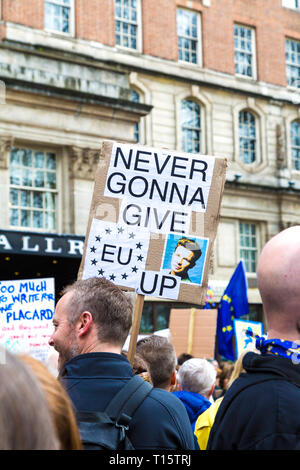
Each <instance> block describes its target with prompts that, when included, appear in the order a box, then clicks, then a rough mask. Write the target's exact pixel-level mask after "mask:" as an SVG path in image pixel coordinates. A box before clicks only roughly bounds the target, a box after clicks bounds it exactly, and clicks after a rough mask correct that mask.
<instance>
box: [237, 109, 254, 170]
mask: <svg viewBox="0 0 300 470" xmlns="http://www.w3.org/2000/svg"><path fill="white" fill-rule="evenodd" d="M242 113H243V114H244V113H248V114H250V115H251V116H253V118H254V128H255V160H253V161H250V162H246V161H245V159H244V158H243V159H242V158H241V150H242V148H241V139H246V138H247V137H245V136H241V135H240V115H241V114H242ZM257 119H258V118H257V116H256V114H255V113H254V112H253V111H251V110H249V109H247V108H246V109H241V110H240V111H239V113H238V140H239V145H238V149H239V159H240V161H241V163H242V164H243V165H245V166H247V167H248V166H249V165H257V163H258V158H259V148H258V147H259V142H258V138H257V135H258V134H259V127H258V124H257ZM250 140H251V138H250V137H248V138H247V141H248V142H249V141H250ZM252 140H254V139H252Z"/></svg>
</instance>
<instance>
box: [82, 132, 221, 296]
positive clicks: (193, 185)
mask: <svg viewBox="0 0 300 470" xmlns="http://www.w3.org/2000/svg"><path fill="white" fill-rule="evenodd" d="M226 166H227V163H226V159H224V158H217V157H213V156H209V155H195V154H188V153H183V152H178V151H173V150H166V149H156V148H151V147H146V146H141V145H134V144H121V143H116V142H109V141H105V142H103V144H102V148H101V152H100V159H99V164H98V168H97V172H96V175H95V185H94V192H93V198H92V203H91V207H90V214H89V221H88V226H87V231H86V238H85V247H84V252H83V256H82V261H81V265H80V268H79V272H78V278H79V279H81V278H83V279H85V278H88V277H92V276H104V277H106V278H107V279H110V280H111V281H112V282H114V283H115V284H117V285H119V286H120V287H122V288H124V290H133V291H135V292H137V293H138V294H140V295H153V296H155V297H162V298H166V299H172V300H175V301H181V302H189V303H194V304H198V305H202V304H203V303H204V301H205V296H206V291H207V280H208V271H209V263H210V258H211V253H212V248H213V242H214V239H215V235H216V231H217V225H218V219H219V211H220V204H221V197H222V194H223V189H224V183H225V172H226Z"/></svg>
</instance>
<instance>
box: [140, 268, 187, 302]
mask: <svg viewBox="0 0 300 470" xmlns="http://www.w3.org/2000/svg"><path fill="white" fill-rule="evenodd" d="M179 289H180V277H178V276H172V275H171V274H163V273H161V272H160V271H144V272H143V273H142V275H141V278H140V280H139V283H138V284H137V286H136V289H135V290H136V292H137V293H138V294H142V295H151V296H154V297H161V298H164V299H173V300H176V299H178V296H179Z"/></svg>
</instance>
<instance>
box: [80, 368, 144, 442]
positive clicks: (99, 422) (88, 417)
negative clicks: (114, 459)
mask: <svg viewBox="0 0 300 470" xmlns="http://www.w3.org/2000/svg"><path fill="white" fill-rule="evenodd" d="M152 388H153V387H152V385H150V384H149V383H148V382H146V381H145V380H144V379H142V378H141V377H139V376H138V375H134V376H133V377H132V378H131V379H130V380H129V382H127V384H126V385H124V387H123V388H122V389H121V390H120V391H119V392H118V393H117V394H116V395H115V396H114V398H113V399H112V400H111V402H110V403H109V404H108V406H107V407H106V408H105V410H104V411H100V412H90V411H76V412H75V414H76V420H77V424H78V429H79V432H80V435H81V440H82V444H83V447H84V449H85V450H134V447H133V445H132V443H131V442H130V439H129V438H128V436H127V431H128V429H129V424H130V421H131V419H132V417H133V415H134V412H135V411H136V409H137V408H138V406H139V405H140V404H141V403H142V402H143V401H144V399H145V398H146V396H147V395H148V394H149V393H150V391H151V390H152Z"/></svg>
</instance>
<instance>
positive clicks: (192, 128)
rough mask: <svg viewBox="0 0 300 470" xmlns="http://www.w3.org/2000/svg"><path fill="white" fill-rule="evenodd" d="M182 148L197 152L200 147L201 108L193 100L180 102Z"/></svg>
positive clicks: (189, 151)
mask: <svg viewBox="0 0 300 470" xmlns="http://www.w3.org/2000/svg"><path fill="white" fill-rule="evenodd" d="M181 135H182V150H183V151H184V152H188V153H199V152H200V149H201V109H200V106H199V105H198V104H197V103H196V102H195V101H190V100H183V101H182V102H181Z"/></svg>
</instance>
